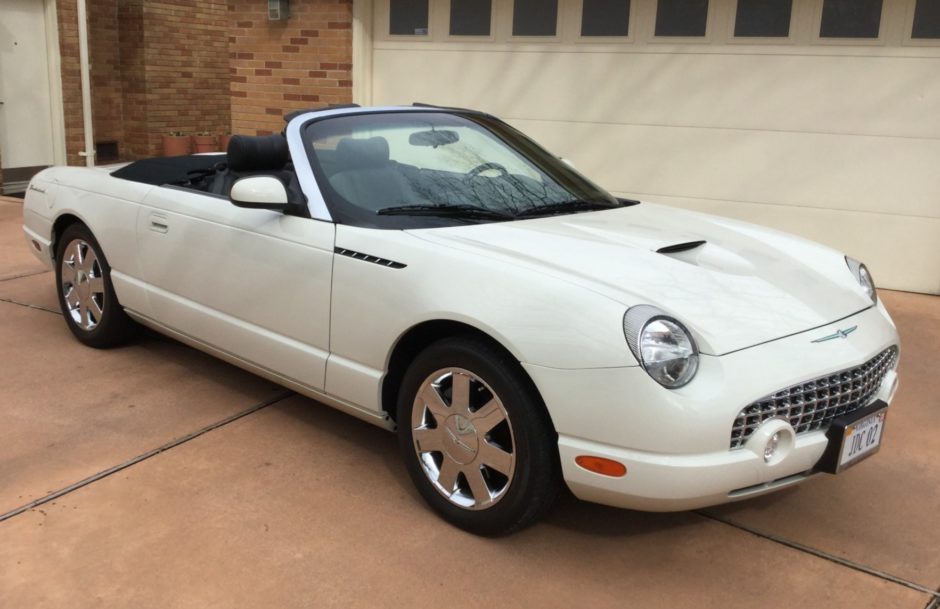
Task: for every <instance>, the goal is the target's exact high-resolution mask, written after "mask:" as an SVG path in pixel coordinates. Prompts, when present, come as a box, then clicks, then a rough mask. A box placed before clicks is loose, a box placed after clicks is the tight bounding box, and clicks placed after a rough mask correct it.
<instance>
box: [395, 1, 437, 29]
mask: <svg viewBox="0 0 940 609" xmlns="http://www.w3.org/2000/svg"><path fill="white" fill-rule="evenodd" d="M388 33H389V34H390V35H392V36H427V35H428V0H389V7H388Z"/></svg>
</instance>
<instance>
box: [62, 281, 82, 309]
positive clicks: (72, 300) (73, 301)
mask: <svg viewBox="0 0 940 609" xmlns="http://www.w3.org/2000/svg"><path fill="white" fill-rule="evenodd" d="M78 302H79V300H78V290H76V289H75V286H74V285H73V286H72V287H70V288H69V291H68V292H66V293H65V304H67V305H68V306H69V308H70V309H74V308H75V307H77V306H78Z"/></svg>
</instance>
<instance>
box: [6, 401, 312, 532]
mask: <svg viewBox="0 0 940 609" xmlns="http://www.w3.org/2000/svg"><path fill="white" fill-rule="evenodd" d="M292 395H294V392H293V391H287V390H285V391H281V392H279V393H277V394H276V395H275V396H274V397H272V398H269V399H267V400H265V401H263V402H259V403H258V404H255V405H254V406H251V407H249V408H246V409H245V410H242V411H241V412H236V413H235V414H233V415H229V416H227V417H225V418H224V419H219V420H218V421H215V422H214V423H210V424H208V425H206V426H205V427H202V428H200V429H197V430H196V431H194V432H191V433H188V434H186V435H185V436H180V437H179V438H176V439H175V440H171V441H170V442H167V443H166V444H163V445H161V446H158V447H157V448H154V449H151V450H148V451H147V452H145V453H142V454H140V455H137V456H136V457H133V458H131V459H128V460H127V461H124V462H123V463H118V464H117V465H115V466H113V467H109V468H108V469H106V470H103V471H100V472H98V473H97V474H93V475H91V476H88V477H87V478H84V479H82V480H79V481H78V482H75V483H73V484H70V485H68V486H66V487H64V488H61V489H59V490H57V491H53V492H51V493H49V494H48V495H45V496H43V497H40V498H39V499H36V500H35V501H31V502H29V503H27V504H26V505H21V506H20V507H18V508H15V509H13V510H10V511H9V512H7V513H5V514H0V522H3V521H5V520H9V519H10V518H13V517H14V516H18V515H19V514H22V513H23V512H28V511H30V510H33V509H35V508H37V507H39V506H41V505H43V504H46V503H49V502H50V501H55V500H56V499H58V498H59V497H62V496H64V495H68V494H69V493H71V492H73V491H77V490H78V489H80V488H82V487H85V486H88V485H89V484H92V483H94V482H97V481H98V480H102V479H104V478H107V477H108V476H110V475H111V474H116V473H118V472H120V471H122V470H125V469H127V468H129V467H131V466H132V465H136V464H138V463H140V462H141V461H146V460H147V459H149V458H151V457H156V456H157V455H159V454H160V453H163V452H166V451H168V450H170V449H171V448H176V447H177V446H179V445H180V444H185V443H186V442H189V441H190V440H195V439H196V438H198V437H199V436H201V435H204V434H207V433H209V432H210V431H213V430H215V429H218V428H220V427H224V426H225V425H228V424H229V423H234V422H235V421H237V420H238V419H241V418H243V417H247V416H248V415H251V414H254V413H256V412H258V411H259V410H263V409H265V408H267V407H268V406H273V405H274V404H277V403H278V402H280V401H283V400H286V399H287V398H289V397H290V396H292Z"/></svg>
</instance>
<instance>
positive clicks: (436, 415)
mask: <svg viewBox="0 0 940 609" xmlns="http://www.w3.org/2000/svg"><path fill="white" fill-rule="evenodd" d="M411 412H412V416H411V431H412V433H411V435H412V439H413V443H414V450H415V453H416V454H417V456H418V462H419V463H420V465H421V469H422V470H423V472H424V475H425V476H427V478H428V480H429V481H430V482H431V484H432V485H433V486H434V488H435V489H436V490H437V492H438V493H440V494H441V495H443V496H444V497H445V498H446V499H447V500H448V501H450V502H451V503H453V504H454V505H457V506H459V507H462V508H465V509H470V510H481V509H485V508H489V507H491V506H492V505H493V504H495V503H496V502H498V501H499V500H500V499H502V498H503V496H505V494H506V491H507V490H508V489H509V486H510V485H511V484H512V479H513V472H514V471H515V467H516V453H515V443H514V441H513V432H512V425H511V423H510V421H509V416H508V414H507V413H506V408H505V407H504V406H503V403H502V401H501V400H500V398H499V396H497V395H496V393H495V392H493V390H492V389H491V388H490V387H489V385H487V384H486V382H484V381H483V379H481V378H480V377H478V376H476V375H475V374H473V373H472V372H469V371H467V370H464V369H462V368H444V369H441V370H438V371H436V372H434V373H432V374H431V375H430V376H428V377H427V379H425V380H424V382H423V383H422V384H421V387H420V388H419V390H418V393H417V396H416V397H415V400H414V405H413V408H412V411H411Z"/></svg>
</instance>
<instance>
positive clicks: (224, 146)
mask: <svg viewBox="0 0 940 609" xmlns="http://www.w3.org/2000/svg"><path fill="white" fill-rule="evenodd" d="M231 140H232V134H230V133H228V134H225V135H220V136H219V150H221V151H222V152H228V143H229V142H230V141H231Z"/></svg>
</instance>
